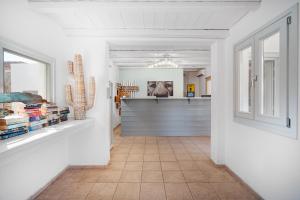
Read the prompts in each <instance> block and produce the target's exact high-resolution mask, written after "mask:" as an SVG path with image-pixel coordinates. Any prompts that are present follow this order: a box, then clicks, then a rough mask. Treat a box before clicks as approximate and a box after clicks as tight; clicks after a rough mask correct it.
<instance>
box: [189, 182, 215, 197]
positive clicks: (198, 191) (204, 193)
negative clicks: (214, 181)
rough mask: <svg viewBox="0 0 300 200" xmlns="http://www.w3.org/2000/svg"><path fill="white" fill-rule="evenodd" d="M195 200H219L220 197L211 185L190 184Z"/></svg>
mask: <svg viewBox="0 0 300 200" xmlns="http://www.w3.org/2000/svg"><path fill="white" fill-rule="evenodd" d="M188 186H189V188H190V191H191V192H192V196H193V198H194V199H204V200H218V199H219V197H218V195H217V193H216V192H215V190H214V189H213V187H212V185H210V184H209V183H188Z"/></svg>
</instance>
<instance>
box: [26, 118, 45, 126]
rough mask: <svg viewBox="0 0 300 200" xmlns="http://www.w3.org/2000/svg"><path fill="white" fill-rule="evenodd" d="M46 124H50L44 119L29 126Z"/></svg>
mask: <svg viewBox="0 0 300 200" xmlns="http://www.w3.org/2000/svg"><path fill="white" fill-rule="evenodd" d="M46 123H48V121H47V119H42V120H39V121H33V122H30V123H29V126H37V125H43V124H46Z"/></svg>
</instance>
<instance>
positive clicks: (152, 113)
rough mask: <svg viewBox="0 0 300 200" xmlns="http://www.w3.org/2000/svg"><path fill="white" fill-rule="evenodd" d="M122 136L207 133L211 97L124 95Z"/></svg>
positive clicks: (208, 129)
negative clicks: (132, 96)
mask: <svg viewBox="0 0 300 200" xmlns="http://www.w3.org/2000/svg"><path fill="white" fill-rule="evenodd" d="M121 105H122V107H121V111H122V112H121V123H122V134H123V135H145V136H209V135H210V126H211V123H210V116H211V108H210V98H208V97H201V98H197V97H195V98H187V97H183V98H176V97H171V98H170V97H169V98H152V97H151V98H123V99H122V104H121Z"/></svg>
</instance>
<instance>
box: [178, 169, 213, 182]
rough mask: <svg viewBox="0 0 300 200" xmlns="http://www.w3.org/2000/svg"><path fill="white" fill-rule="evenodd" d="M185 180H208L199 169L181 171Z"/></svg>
mask: <svg viewBox="0 0 300 200" xmlns="http://www.w3.org/2000/svg"><path fill="white" fill-rule="evenodd" d="M182 173H183V176H184V179H185V180H186V182H208V177H207V176H205V175H204V174H203V173H202V172H201V171H199V170H198V171H197V170H195V171H182Z"/></svg>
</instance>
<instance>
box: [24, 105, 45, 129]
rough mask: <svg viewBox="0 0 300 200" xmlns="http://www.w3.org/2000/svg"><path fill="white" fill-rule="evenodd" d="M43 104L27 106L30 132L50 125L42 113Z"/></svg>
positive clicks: (25, 108)
mask: <svg viewBox="0 0 300 200" xmlns="http://www.w3.org/2000/svg"><path fill="white" fill-rule="evenodd" d="M41 106H42V104H27V105H26V106H25V107H24V110H25V113H27V115H28V117H29V126H28V130H29V131H35V130H38V129H41V128H43V127H46V126H47V125H48V123H47V119H46V116H45V115H43V114H42V111H41Z"/></svg>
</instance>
